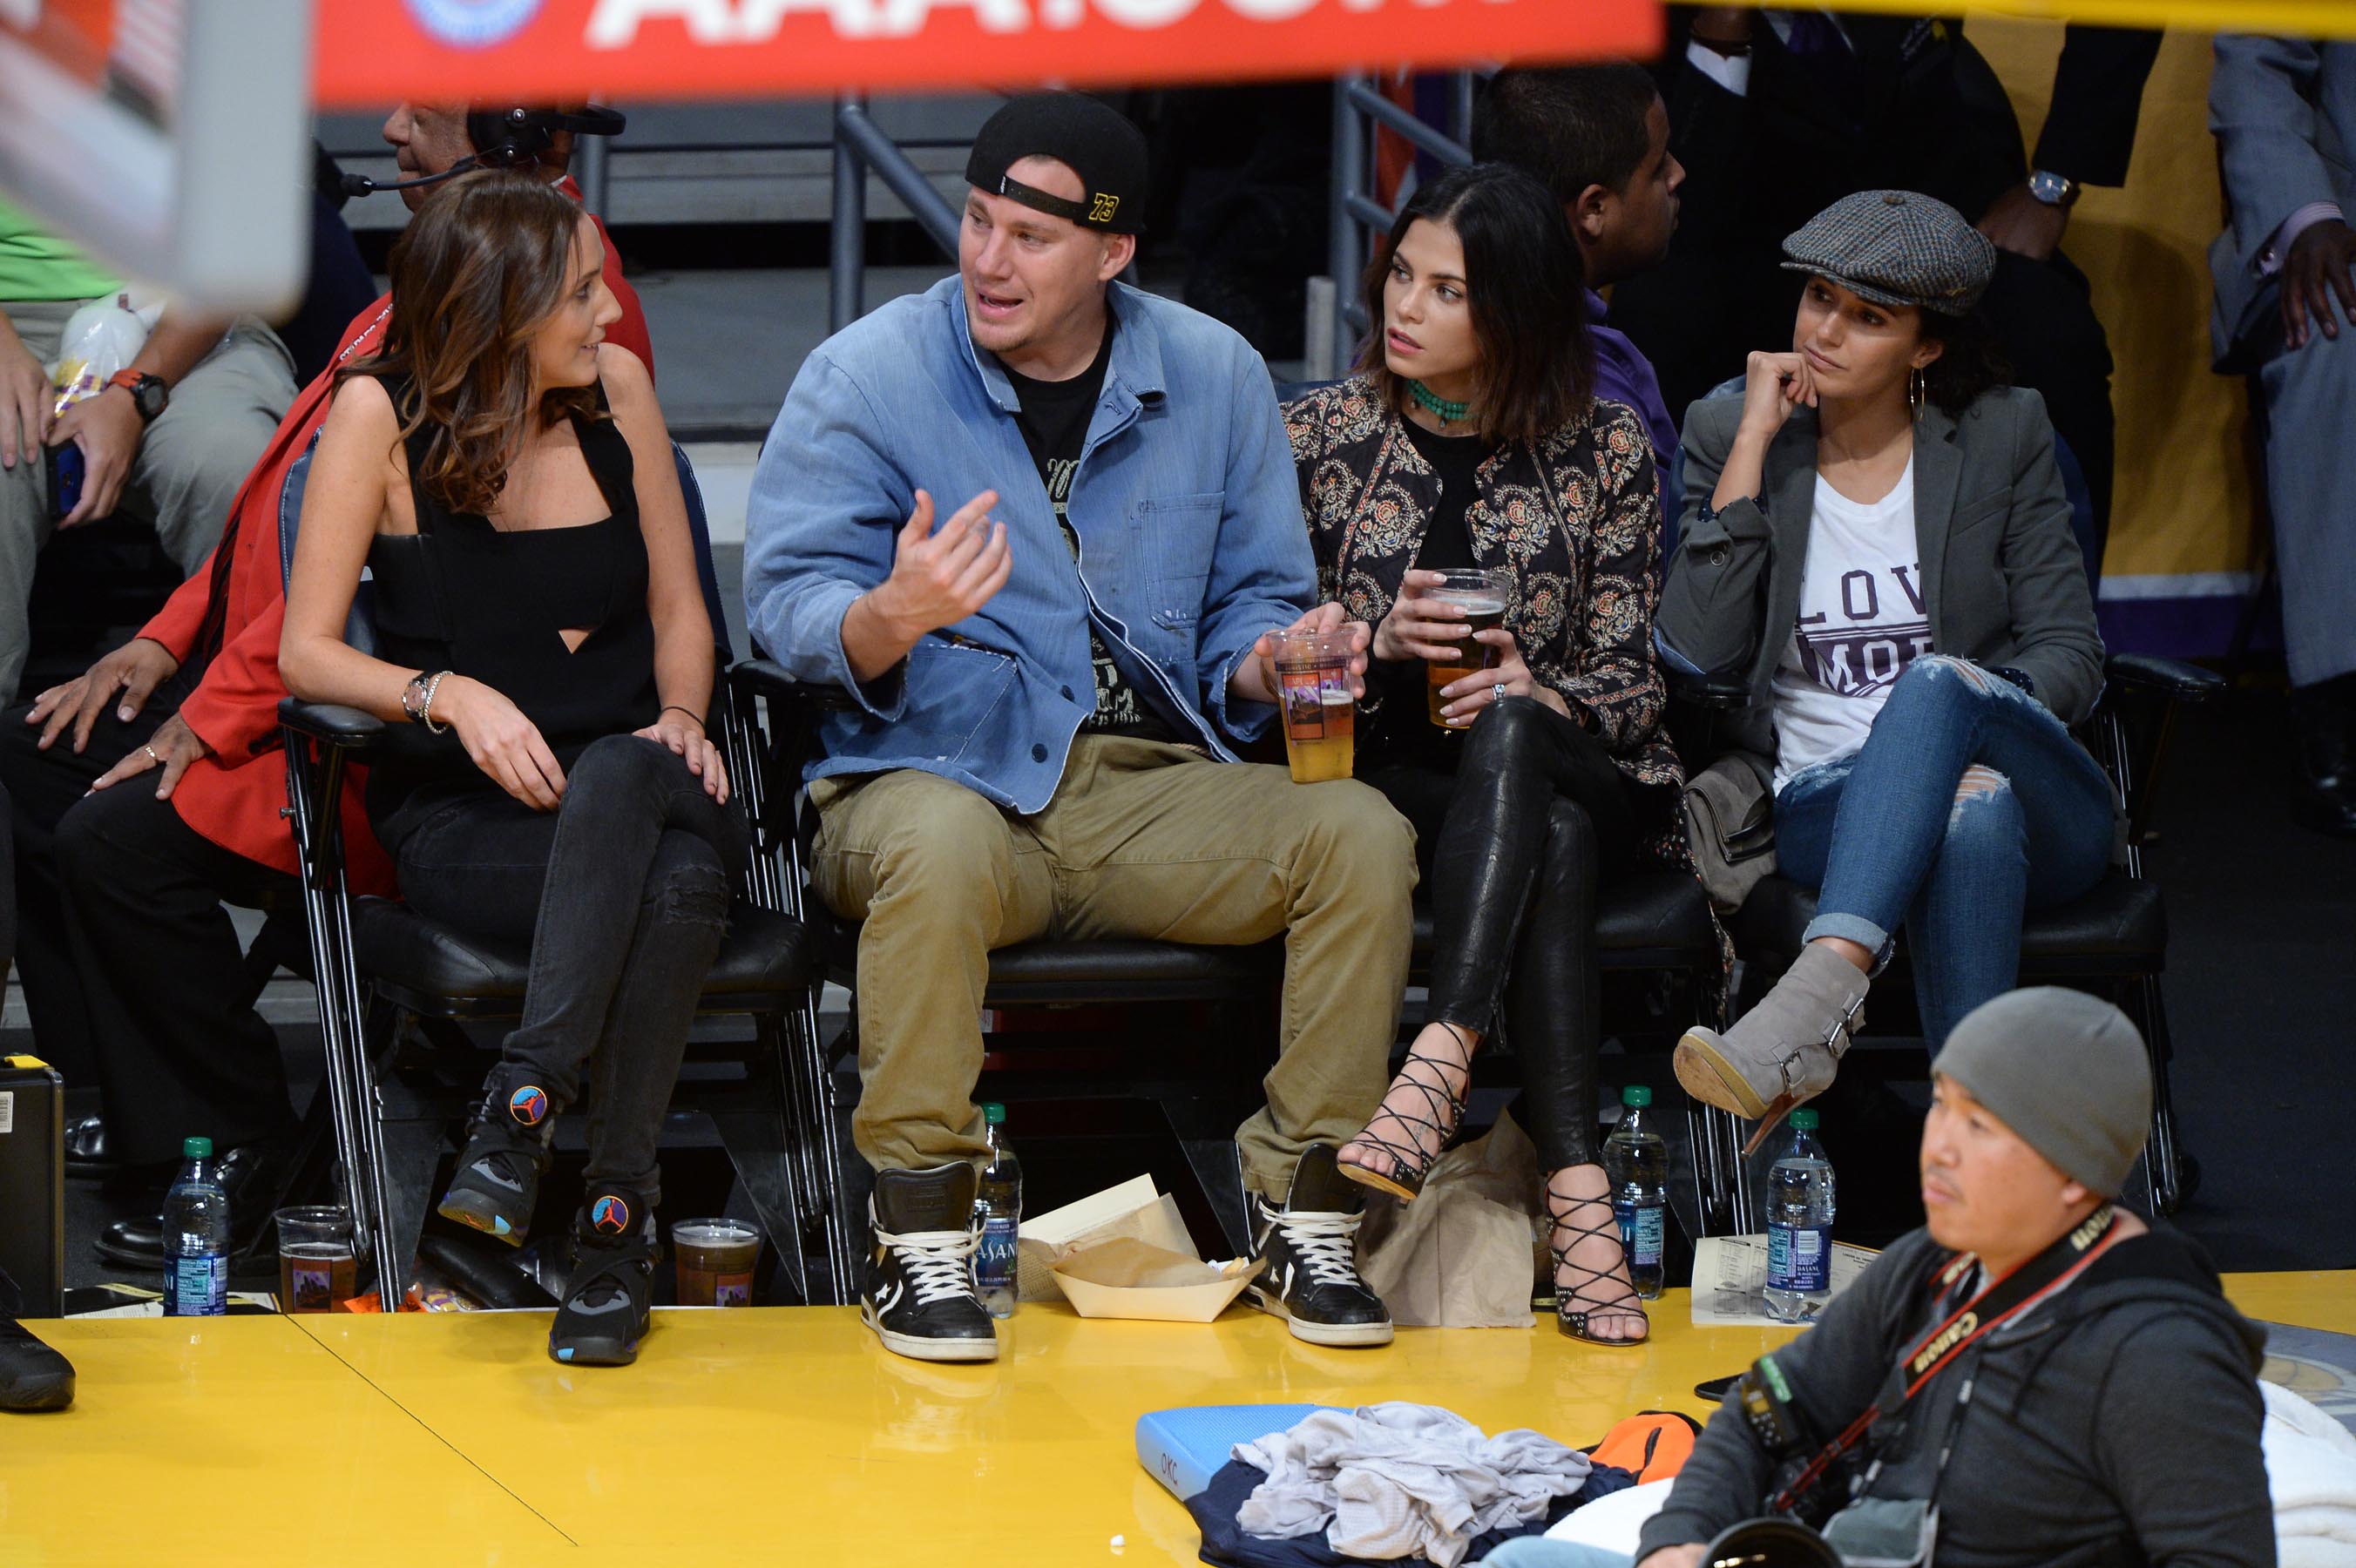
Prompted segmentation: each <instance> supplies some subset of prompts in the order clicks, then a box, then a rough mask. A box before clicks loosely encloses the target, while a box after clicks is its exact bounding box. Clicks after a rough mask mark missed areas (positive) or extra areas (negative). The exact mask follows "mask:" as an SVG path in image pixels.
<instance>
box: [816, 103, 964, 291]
mask: <svg viewBox="0 0 2356 1568" xmlns="http://www.w3.org/2000/svg"><path fill="white" fill-rule="evenodd" d="M870 174H873V176H875V177H876V178H877V179H879V180H881V181H883V185H884V188H886V189H888V190H889V191H891V193H892V194H893V195H894V196H896V197H899V198H900V199H901V200H902V201H904V202H905V203H907V204H908V210H909V212H910V213H912V214H914V215H915V217H916V225H917V227H918V228H920V229H923V230H924V231H925V233H926V237H927V238H929V239H930V240H932V241H933V243H934V244H936V245H938V246H939V247H940V248H941V251H942V252H943V253H944V254H945V255H947V256H948V258H949V259H950V260H952V261H954V260H956V259H957V243H958V241H957V234H958V216H957V211H956V209H955V208H952V207H950V206H949V204H948V202H947V201H945V200H943V199H942V198H941V193H940V192H939V191H937V190H935V189H934V188H933V187H932V183H931V182H930V181H929V180H927V179H926V177H925V176H924V175H923V173H922V172H921V171H919V170H918V169H917V167H916V165H915V164H913V163H911V162H909V161H908V155H907V154H905V153H904V152H902V151H901V150H900V146H899V144H898V143H896V142H894V141H893V140H892V138H891V137H889V136H887V135H885V134H884V133H883V130H882V129H881V128H880V127H879V126H877V125H876V123H875V122H874V121H873V120H872V119H870V118H868V114H867V105H866V102H865V101H864V100H862V99H861V98H859V97H857V96H856V95H845V96H844V97H841V98H838V99H836V100H835V103H834V222H833V226H832V229H831V232H830V235H829V237H828V245H827V330H828V331H830V332H841V330H842V329H843V328H844V327H846V326H849V325H851V323H852V322H854V321H857V320H858V319H859V318H860V316H861V315H864V314H865V312H866V283H867V176H868V175H870Z"/></svg>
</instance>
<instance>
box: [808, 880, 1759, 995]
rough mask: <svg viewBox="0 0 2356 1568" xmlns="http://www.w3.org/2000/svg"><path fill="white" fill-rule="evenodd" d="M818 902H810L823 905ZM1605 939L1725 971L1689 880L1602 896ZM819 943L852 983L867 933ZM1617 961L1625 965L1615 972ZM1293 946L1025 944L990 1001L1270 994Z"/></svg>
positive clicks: (822, 918)
mask: <svg viewBox="0 0 2356 1568" xmlns="http://www.w3.org/2000/svg"><path fill="white" fill-rule="evenodd" d="M816 896H817V895H816V894H815V893H813V894H812V895H811V898H812V901H813V904H814V905H815V901H816ZM1598 904H1599V907H1598V909H1597V911H1596V933H1597V936H1598V937H1599V938H1600V940H1601V944H1602V949H1603V962H1604V966H1605V967H1606V968H1613V967H1649V966H1652V965H1657V964H1663V963H1672V962H1679V961H1683V962H1689V963H1692V964H1695V965H1705V964H1715V963H1717V962H1718V942H1717V938H1716V936H1715V935H1714V934H1713V933H1712V932H1711V930H1710V923H1709V899H1708V895H1707V894H1705V893H1704V892H1703V891H1702V890H1701V884H1700V883H1699V882H1697V881H1696V880H1694V879H1693V878H1692V877H1690V876H1687V875H1686V874H1685V873H1683V872H1681V871H1669V870H1659V871H1644V872H1641V873H1639V874H1637V875H1635V876H1633V877H1630V878H1628V879H1627V880H1623V881H1622V882H1619V883H1617V884H1615V885H1613V886H1612V887H1608V888H1606V889H1605V890H1604V891H1603V893H1602V896H1601V899H1599V900H1598ZM814 918H815V919H816V920H817V921H819V923H822V924H823V926H824V928H825V929H824V932H823V934H822V936H821V938H820V940H821V943H822V944H823V946H824V949H825V953H826V956H827V964H828V967H829V969H830V971H831V972H832V973H834V974H836V975H837V976H841V977H844V978H846V979H847V978H848V977H849V976H851V974H852V973H853V972H854V971H855V970H856V968H857V965H858V959H859V927H858V926H857V925H855V924H852V923H850V922H847V921H841V920H837V919H835V918H833V917H832V916H829V915H826V914H823V913H820V914H818V915H816V916H815V917H814ZM1415 950H1416V956H1417V959H1418V967H1420V964H1421V960H1422V959H1423V958H1424V956H1425V955H1428V954H1429V953H1430V950H1431V911H1430V908H1429V907H1428V906H1426V905H1424V904H1422V903H1418V904H1417V906H1416V912H1415ZM1615 958H1616V959H1617V960H1618V962H1617V963H1616V964H1615V962H1614V960H1615ZM1283 965H1284V944H1283V943H1282V941H1281V940H1278V941H1273V942H1263V943H1259V944H1256V945H1253V946H1249V947H1189V946H1185V945H1183V944H1179V943H1174V942H1147V941H1102V942H1046V941H1042V942H1024V943H1020V944H1016V945H1014V946H1012V947H1001V948H999V949H998V950H996V951H995V952H993V953H991V955H990V990H989V995H990V996H991V997H993V998H995V999H998V1000H1002V1001H1012V1000H1019V999H1030V1000H1055V1001H1063V1000H1070V1001H1083V1000H1093V999H1114V998H1120V999H1128V1000H1145V999H1151V998H1155V997H1168V998H1179V997H1197V996H1205V995H1216V994H1219V993H1221V992H1224V991H1232V990H1237V989H1242V988H1248V987H1253V986H1258V985H1265V984H1267V983H1268V982H1269V980H1270V979H1271V978H1272V977H1273V976H1276V975H1278V974H1280V972H1281V971H1282V968H1283Z"/></svg>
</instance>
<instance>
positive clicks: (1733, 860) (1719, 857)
mask: <svg viewBox="0 0 2356 1568" xmlns="http://www.w3.org/2000/svg"><path fill="white" fill-rule="evenodd" d="M1685 815H1686V846H1687V848H1688V849H1690V850H1691V851H1692V853H1693V862H1694V869H1695V871H1696V872H1697V874H1699V876H1700V878H1701V885H1702V889H1703V891H1706V892H1708V894H1709V901H1710V902H1711V903H1712V904H1713V905H1715V906H1716V907H1717V909H1718V912H1719V913H1720V914H1732V913H1733V912H1735V911H1736V910H1739V909H1740V908H1741V907H1742V901H1743V900H1744V899H1746V898H1749V897H1750V896H1751V889H1752V888H1755V887H1757V886H1758V885H1759V881H1760V879H1761V878H1762V877H1764V876H1766V875H1767V874H1768V873H1769V872H1771V871H1772V870H1773V869H1775V798H1774V795H1773V794H1772V792H1771V791H1769V789H1768V787H1767V780H1766V779H1765V777H1764V776H1762V774H1761V773H1760V771H1759V769H1758V768H1757V767H1755V766H1753V765H1752V764H1751V763H1750V762H1748V761H1746V760H1745V759H1743V758H1741V757H1740V756H1735V755H1732V754H1729V755H1727V756H1723V757H1720V758H1719V759H1718V761H1716V762H1714V763H1710V765H1709V766H1708V767H1706V768H1704V769H1703V770H1702V771H1701V772H1700V773H1696V774H1695V775H1694V776H1693V778H1692V780H1691V781H1690V782H1688V783H1687V785H1686V792H1685Z"/></svg>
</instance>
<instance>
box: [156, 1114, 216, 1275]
mask: <svg viewBox="0 0 2356 1568" xmlns="http://www.w3.org/2000/svg"><path fill="white" fill-rule="evenodd" d="M180 1152H181V1154H183V1155H185V1156H186V1157H187V1163H186V1164H184V1165H182V1166H181V1167H180V1174H179V1175H178V1176H177V1177H175V1178H173V1179H172V1189H171V1190H170V1191H169V1192H167V1193H166V1194H165V1195H164V1316H165V1317H220V1316H221V1315H222V1314H224V1313H226V1312H227V1311H228V1310H229V1193H228V1192H227V1191H225V1190H224V1189H222V1187H221V1183H220V1166H219V1165H218V1164H216V1163H215V1162H214V1160H213V1140H212V1139H210V1138H189V1139H187V1140H186V1141H184V1142H183V1143H182V1144H181V1145H180Z"/></svg>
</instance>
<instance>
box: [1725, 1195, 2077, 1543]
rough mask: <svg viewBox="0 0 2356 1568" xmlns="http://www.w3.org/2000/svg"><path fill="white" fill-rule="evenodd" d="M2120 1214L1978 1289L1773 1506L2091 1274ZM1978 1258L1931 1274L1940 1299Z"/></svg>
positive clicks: (1964, 1258)
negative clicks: (1976, 1348) (2009, 1327)
mask: <svg viewBox="0 0 2356 1568" xmlns="http://www.w3.org/2000/svg"><path fill="white" fill-rule="evenodd" d="M2118 1218H2119V1217H2118V1211H2116V1210H2115V1209H2113V1208H2112V1207H2111V1206H2110V1205H2109V1204H2107V1203H2105V1204H2104V1205H2103V1206H2102V1207H2101V1208H2099V1209H2097V1210H2095V1211H2094V1212H2093V1213H2092V1214H2089V1215H2087V1216H2086V1218H2085V1219H2084V1220H2083V1221H2080V1222H2079V1223H2078V1224H2077V1225H2076V1226H2075V1227H2074V1228H2072V1231H2071V1232H2070V1233H2069V1234H2068V1235H2066V1236H2063V1237H2062V1238H2061V1240H2060V1241H2057V1242H2055V1243H2053V1244H2052V1245H2051V1246H2050V1247H2047V1248H2046V1249H2045V1250H2044V1251H2043V1252H2041V1253H2038V1254H2037V1255H2036V1256H2035V1257H2033V1258H2030V1259H2029V1261H2028V1262H2026V1263H2024V1264H2020V1265H2019V1267H2017V1268H2015V1269H2013V1270H2012V1271H2011V1272H2010V1273H2009V1274H2007V1275H2004V1276H2003V1277H2002V1278H2001V1279H1997V1280H1994V1281H1991V1282H1990V1283H1989V1284H1987V1285H1985V1286H1983V1287H1982V1288H1981V1289H1980V1291H1979V1292H1978V1294H1976V1295H1975V1296H1973V1297H1972V1298H1971V1299H1970V1300H1968V1301H1966V1302H1965V1303H1964V1304H1963V1305H1962V1306H1961V1307H1956V1308H1955V1309H1954V1311H1953V1312H1951V1313H1949V1314H1948V1315H1947V1316H1946V1317H1945V1318H1944V1320H1943V1321H1941V1322H1940V1324H1939V1325H1938V1326H1937V1327H1936V1328H1933V1329H1932V1330H1931V1331H1930V1332H1929V1333H1928V1334H1925V1335H1924V1336H1922V1339H1918V1340H1916V1341H1915V1342H1914V1345H1913V1348H1912V1349H1909V1350H1908V1351H1907V1352H1906V1354H1905V1355H1903V1356H1901V1358H1899V1361H1898V1366H1897V1368H1896V1369H1895V1370H1894V1371H1892V1372H1891V1373H1890V1381H1889V1382H1888V1383H1887V1384H1886V1385H1885V1386H1884V1387H1883V1389H1882V1392H1881V1397H1880V1398H1879V1399H1878V1400H1876V1401H1874V1403H1871V1404H1869V1405H1868V1406H1867V1407H1866V1409H1865V1412H1864V1413H1862V1414H1861V1415H1859V1416H1858V1418H1857V1419H1856V1420H1855V1421H1852V1422H1850V1423H1849V1424H1848V1426H1847V1430H1845V1431H1844V1432H1842V1433H1841V1435H1839V1436H1838V1437H1836V1438H1834V1439H1833V1440H1832V1441H1831V1442H1830V1443H1827V1444H1826V1445H1825V1446H1824V1448H1823V1450H1822V1451H1821V1452H1819V1453H1818V1454H1817V1455H1816V1456H1815V1458H1813V1459H1811V1460H1809V1461H1808V1463H1807V1465H1806V1466H1805V1467H1804V1468H1803V1469H1802V1470H1801V1471H1800V1473H1799V1474H1798V1475H1797V1476H1795V1477H1793V1478H1792V1481H1791V1483H1790V1484H1789V1485H1787V1486H1785V1487H1784V1488H1783V1489H1782V1490H1781V1491H1779V1492H1777V1493H1776V1494H1775V1495H1774V1497H1772V1499H1769V1500H1768V1504H1767V1507H1768V1510H1769V1511H1770V1512H1772V1513H1789V1512H1790V1511H1791V1510H1792V1509H1793V1508H1794V1506H1795V1505H1796V1504H1797V1503H1798V1502H1799V1500H1800V1499H1801V1498H1802V1497H1803V1496H1804V1495H1805V1493H1806V1492H1807V1490H1808V1488H1811V1487H1813V1486H1815V1483H1816V1481H1817V1480H1818V1479H1819V1478H1820V1477H1822V1476H1823V1475H1824V1473H1825V1471H1826V1469H1828V1468H1830V1467H1831V1466H1832V1465H1833V1464H1834V1462H1835V1461H1837V1460H1838V1459H1839V1458H1840V1457H1841V1456H1843V1455H1845V1454H1847V1452H1848V1451H1849V1450H1850V1449H1852V1448H1854V1447H1856V1446H1857V1445H1858V1444H1859V1443H1861V1442H1863V1441H1864V1440H1865V1435H1866V1433H1867V1431H1868V1430H1869V1429H1870V1428H1871V1427H1872V1425H1873V1424H1874V1423H1875V1422H1876V1421H1879V1419H1881V1417H1882V1415H1883V1413H1885V1412H1889V1413H1895V1412H1897V1411H1898V1410H1899V1409H1901V1407H1903V1406H1904V1405H1905V1404H1906V1403H1908V1402H1909V1401H1910V1400H1912V1398H1913V1397H1914V1396H1915V1395H1916V1394H1918V1393H1920V1392H1922V1390H1923V1389H1925V1388H1927V1387H1929V1386H1930V1384H1931V1382H1932V1381H1933V1379H1935V1378H1936V1377H1938V1375H1939V1374H1940V1373H1941V1372H1944V1371H1946V1370H1947V1368H1949V1367H1950V1366H1952V1365H1954V1360H1955V1358H1956V1357H1958V1356H1960V1355H1962V1354H1963V1353H1964V1351H1965V1349H1968V1348H1970V1347H1971V1346H1972V1345H1974V1344H1976V1343H1977V1342H1978V1341H1979V1340H1980V1339H1983V1338H1985V1337H1986V1336H1987V1335H1989V1334H1991V1333H1994V1332H1995V1331H1996V1330H1997V1329H1998V1328H2002V1327H2003V1326H2004V1325H2005V1324H2007V1323H2008V1322H2010V1321H2012V1320H2013V1319H2014V1318H2016V1317H2020V1316H2021V1315H2022V1314H2023V1313H2026V1312H2028V1311H2029V1310H2030V1309H2031V1308H2033V1307H2037V1306H2038V1305H2039V1304H2040V1303H2041V1302H2043V1301H2044V1300H2045V1298H2046V1297H2047V1296H2051V1295H2052V1294H2053V1293H2054V1292H2056V1291H2058V1290H2060V1289H2061V1288H2062V1287H2063V1286H2065V1285H2068V1284H2069V1283H2070V1282H2071V1281H2072V1280H2073V1279H2075V1278H2077V1277H2078V1275H2081V1274H2083V1273H2084V1272H2085V1270H2086V1268H2087V1266H2088V1265H2089V1264H2092V1263H2093V1262H2094V1260H2095V1259H2096V1258H2098V1257H2100V1256H2101V1255H2102V1254H2103V1253H2104V1252H2106V1251H2108V1250H2109V1249H2110V1247H2111V1245H2112V1244H2113V1243H2115V1242H2117V1241H2118V1240H2119V1225H2118ZM1978 1264H1979V1259H1978V1258H1977V1257H1976V1256H1974V1255H1973V1254H1972V1253H1958V1254H1957V1255H1955V1256H1954V1257H1953V1258H1950V1259H1949V1260H1948V1261H1947V1262H1946V1263H1945V1264H1942V1265H1941V1266H1940V1267H1939V1268H1938V1269H1937V1270H1936V1271H1935V1272H1933V1275H1932V1276H1931V1290H1932V1295H1933V1299H1934V1300H1935V1299H1938V1298H1940V1297H1943V1296H1945V1295H1946V1294H1947V1293H1949V1292H1951V1291H1953V1290H1954V1288H1955V1286H1956V1285H1958V1284H1959V1283H1960V1282H1961V1281H1962V1280H1963V1279H1964V1278H1965V1275H1967V1274H1968V1273H1969V1272H1970V1271H1971V1270H1972V1269H1974V1268H1976V1267H1977V1266H1978Z"/></svg>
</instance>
